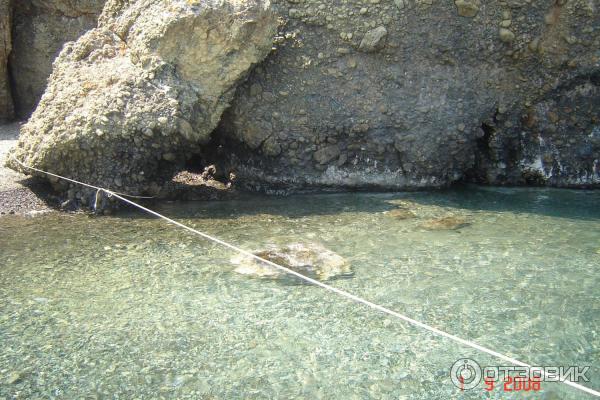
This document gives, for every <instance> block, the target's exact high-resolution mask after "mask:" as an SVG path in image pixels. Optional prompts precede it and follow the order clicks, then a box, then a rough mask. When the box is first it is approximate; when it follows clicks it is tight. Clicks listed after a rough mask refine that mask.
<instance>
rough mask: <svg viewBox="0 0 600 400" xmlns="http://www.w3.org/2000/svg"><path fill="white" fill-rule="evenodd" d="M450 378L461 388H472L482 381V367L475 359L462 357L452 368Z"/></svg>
mask: <svg viewBox="0 0 600 400" xmlns="http://www.w3.org/2000/svg"><path fill="white" fill-rule="evenodd" d="M450 379H452V383H453V384H454V386H456V387H457V388H459V389H460V390H471V389H474V388H476V387H477V385H479V382H481V367H480V366H479V364H477V362H476V361H475V360H471V359H470V358H461V359H460V360H457V361H456V362H455V363H454V364H453V365H452V368H451V369H450Z"/></svg>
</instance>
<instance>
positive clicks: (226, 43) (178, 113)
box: [9, 0, 278, 197]
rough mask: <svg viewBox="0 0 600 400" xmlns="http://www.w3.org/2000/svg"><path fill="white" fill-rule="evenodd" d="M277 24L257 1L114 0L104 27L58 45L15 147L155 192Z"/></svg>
mask: <svg viewBox="0 0 600 400" xmlns="http://www.w3.org/2000/svg"><path fill="white" fill-rule="evenodd" d="M277 24H278V22H277V18H276V16H275V15H274V14H273V13H272V12H271V11H270V10H269V9H268V7H267V6H266V3H264V2H263V1H261V0H248V1H244V2H239V1H223V2H219V3H215V4H208V3H205V2H199V3H196V2H188V1H182V2H173V3H172V4H171V6H170V8H169V12H168V13H165V10H164V2H163V1H162V0H137V1H130V2H127V3H124V2H122V1H120V0H114V1H113V0H111V1H109V2H108V3H107V5H106V7H105V9H104V11H103V14H102V16H101V18H100V23H99V26H98V28H95V29H93V30H91V31H89V32H88V33H86V34H85V35H83V36H82V37H81V38H80V39H79V40H77V41H76V42H71V43H68V44H67V45H66V46H65V48H64V49H63V51H62V52H61V54H60V56H59V57H58V59H57V60H56V62H55V63H54V70H53V72H52V75H51V77H50V80H49V85H48V89H47V90H46V92H45V94H44V96H43V97H42V100H41V101H40V104H39V106H38V108H37V109H36V111H35V112H34V114H33V115H32V117H31V119H30V120H29V121H28V123H27V124H26V125H24V126H23V128H22V131H21V136H20V139H19V143H18V146H17V148H16V149H15V150H14V152H13V154H14V155H15V156H16V157H17V158H19V159H20V160H21V161H22V162H24V163H25V164H28V165H31V166H34V167H37V168H40V169H43V170H47V171H52V172H54V173H57V174H60V175H63V176H68V177H71V178H75V179H78V180H81V181H85V182H89V183H92V184H94V185H98V186H103V187H106V188H114V185H115V184H116V185H117V186H120V188H119V190H120V191H127V192H129V193H131V194H150V195H154V194H156V193H157V191H158V190H159V188H160V186H159V184H161V183H162V182H163V181H164V179H165V177H169V176H172V174H173V172H174V171H175V170H176V169H177V168H178V164H181V163H183V162H184V161H185V159H186V156H187V155H188V154H190V152H191V151H192V150H193V149H198V148H199V147H201V146H202V145H203V144H204V143H206V142H207V141H208V140H209V135H210V133H211V132H212V130H213V129H214V128H215V126H216V125H217V123H218V121H219V119H220V117H221V114H222V112H223V110H224V109H225V108H226V107H227V106H228V105H229V101H230V99H231V98H232V96H233V93H234V91H233V89H234V88H235V87H236V85H237V84H238V82H239V81H240V80H241V79H243V78H244V77H245V75H246V73H247V71H248V70H249V69H250V67H251V66H253V65H254V64H256V63H258V62H259V61H261V60H262V59H263V58H264V57H265V56H266V55H267V54H268V52H269V51H270V50H271V44H272V37H273V36H274V34H275V31H276V28H277ZM182 38H186V39H185V40H182ZM149 126H154V127H155V128H154V129H153V132H154V134H153V135H152V136H149V135H148V134H147V128H148V127H149ZM145 132H146V133H145ZM161 160H163V161H161ZM9 165H10V166H11V167H13V168H15V169H21V168H20V166H19V165H16V163H15V162H14V161H13V162H12V163H11V162H10V161H9ZM23 172H29V171H27V170H25V171H23ZM132 172H133V173H132ZM141 172H143V175H142V174H141ZM57 189H60V190H62V191H67V189H68V187H66V186H57ZM77 189H80V188H77ZM86 193H87V194H86V196H88V197H91V196H93V195H94V193H92V192H89V193H88V192H86Z"/></svg>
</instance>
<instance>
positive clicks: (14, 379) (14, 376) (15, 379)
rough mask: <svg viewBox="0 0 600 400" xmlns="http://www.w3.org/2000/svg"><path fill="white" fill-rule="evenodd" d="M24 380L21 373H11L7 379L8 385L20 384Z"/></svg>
mask: <svg viewBox="0 0 600 400" xmlns="http://www.w3.org/2000/svg"><path fill="white" fill-rule="evenodd" d="M22 379H23V376H22V374H21V373H20V372H11V373H10V375H8V377H7V378H6V384H7V385H14V384H15V383H19V382H20V381H21V380H22Z"/></svg>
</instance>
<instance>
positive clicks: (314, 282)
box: [13, 157, 600, 397]
mask: <svg viewBox="0 0 600 400" xmlns="http://www.w3.org/2000/svg"><path fill="white" fill-rule="evenodd" d="M13 159H14V160H15V161H16V162H17V163H19V164H20V165H21V166H23V167H24V168H27V169H31V170H33V171H37V172H40V173H43V174H46V175H49V176H54V177H56V178H60V179H64V180H66V181H68V182H72V183H76V184H78V185H83V186H86V187H89V188H92V189H96V190H98V191H102V192H105V193H106V194H107V195H108V196H109V197H112V196H114V197H116V198H117V199H119V200H121V201H123V202H124V203H126V204H129V205H131V206H133V207H136V208H138V209H140V210H142V211H144V212H146V213H148V214H151V215H154V216H155V217H158V218H160V219H162V220H164V221H166V222H168V223H170V224H172V225H175V226H178V227H180V228H182V229H185V230H186V231H188V232H191V233H193V234H195V235H198V236H201V237H203V238H204V239H207V240H210V241H212V242H214V243H217V244H219V245H221V246H223V247H227V248H229V249H231V250H234V251H236V252H238V253H241V254H244V255H246V256H248V257H252V258H254V259H256V260H258V261H260V262H263V263H265V264H268V265H270V266H272V267H274V268H277V269H279V270H280V271H283V272H285V273H288V274H290V275H294V276H296V277H297V278H299V279H302V280H303V281H305V282H308V283H310V284H312V285H315V286H318V287H321V288H323V289H325V290H327V291H329V292H333V293H335V294H337V295H340V296H342V297H345V298H347V299H349V300H351V301H353V302H355V303H359V304H363V305H365V306H367V307H369V308H372V309H374V310H377V311H380V312H382V313H384V314H388V315H391V316H392V317H395V318H398V319H400V320H402V321H405V322H407V323H409V324H411V325H413V326H416V327H419V328H422V329H424V330H426V331H429V332H431V333H433V334H435V335H438V336H441V337H444V338H446V339H450V340H452V341H454V342H456V343H459V344H462V345H464V346H467V347H470V348H472V349H475V350H478V351H481V352H482V353H486V354H488V355H490V356H493V357H496V358H498V359H500V360H503V361H506V362H508V363H511V364H513V365H516V366H519V367H529V368H531V367H532V365H530V364H528V363H525V362H523V361H519V360H517V359H516V358H513V357H509V356H506V355H504V354H502V353H499V352H497V351H495V350H492V349H490V348H488V347H485V346H482V345H479V344H477V343H475V342H472V341H470V340H467V339H463V338H460V337H458V336H456V335H453V334H451V333H447V332H444V331H442V330H440V329H438V328H436V327H433V326H431V325H428V324H425V323H423V322H420V321H417V320H415V319H412V318H410V317H407V316H406V315H403V314H400V313H399V312H396V311H393V310H390V309H389V308H386V307H384V306H381V305H379V304H376V303H373V302H371V301H369V300H366V299H363V298H362V297H359V296H356V295H354V294H352V293H349V292H346V291H345V290H342V289H338V288H336V287H333V286H330V285H328V284H326V283H323V282H321V281H318V280H316V279H312V278H309V277H307V276H304V275H302V274H300V273H298V272H296V271H294V270H291V269H289V268H287V267H284V266H282V265H279V264H276V263H274V262H272V261H269V260H267V259H264V258H262V257H259V256H257V255H255V254H253V253H251V252H249V251H247V250H244V249H242V248H240V247H237V246H235V245H233V244H230V243H227V242H225V241H223V240H221V239H219V238H216V237H214V236H211V235H209V234H207V233H204V232H201V231H199V230H197V229H194V228H192V227H189V226H187V225H184V224H182V223H181V222H177V221H175V220H173V219H171V218H168V217H166V216H164V215H162V214H159V213H157V212H156V211H153V210H151V209H149V208H146V207H144V206H142V205H140V204H137V203H136V202H134V201H132V200H129V199H127V198H126V197H125V196H127V197H134V198H143V197H139V196H128V195H124V194H122V193H117V192H113V191H111V190H108V189H105V188H101V187H98V186H94V185H90V184H87V183H84V182H79V181H76V180H74V179H70V178H66V177H63V176H60V175H57V174H53V173H51V172H47V171H43V170H40V169H38V168H33V167H29V166H27V165H25V164H23V163H22V162H21V161H19V160H17V159H16V158H14V157H13ZM540 372H541V374H542V375H544V372H543V371H540ZM560 382H561V383H563V384H565V385H568V386H570V387H572V388H575V389H577V390H580V391H582V392H585V393H588V394H591V395H593V396H596V397H600V392H598V391H596V390H593V389H591V388H588V387H586V386H583V385H580V384H578V383H576V382H571V381H568V380H563V381H560Z"/></svg>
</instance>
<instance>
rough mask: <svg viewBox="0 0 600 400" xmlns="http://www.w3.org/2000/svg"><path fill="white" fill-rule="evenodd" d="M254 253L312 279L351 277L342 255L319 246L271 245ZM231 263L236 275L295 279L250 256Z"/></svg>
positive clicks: (348, 266) (235, 258) (350, 271)
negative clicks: (234, 267) (234, 266)
mask: <svg viewBox="0 0 600 400" xmlns="http://www.w3.org/2000/svg"><path fill="white" fill-rule="evenodd" d="M254 254H255V255H256V256H258V257H261V258H263V259H265V260H268V261H271V262H273V263H275V264H277V265H280V266H283V267H286V268H289V269H291V270H293V271H295V272H299V273H301V274H302V275H305V276H308V277H310V278H313V279H319V280H323V281H326V280H330V279H335V278H343V277H350V276H352V270H351V268H350V264H349V263H348V262H347V261H346V260H345V259H344V258H343V257H342V256H340V255H338V254H336V253H334V252H333V251H331V250H329V249H326V248H325V247H323V246H322V245H320V244H317V243H308V244H304V243H294V244H290V245H287V246H284V247H276V246H271V247H269V248H267V249H265V250H261V251H257V252H255V253H254ZM231 262H232V263H233V264H234V265H236V269H235V272H237V273H239V274H242V275H250V276H254V277H258V278H269V279H281V278H283V277H288V278H289V277H292V278H293V276H292V275H290V274H288V273H286V272H285V271H283V270H281V269H278V268H276V267H273V266H271V265H270V264H267V263H264V262H261V261H259V260H257V259H255V258H252V257H249V256H245V255H242V256H236V257H234V258H232V259H231Z"/></svg>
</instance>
